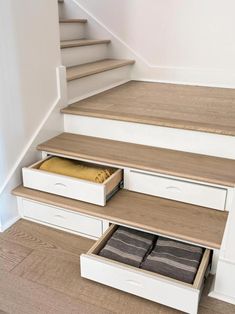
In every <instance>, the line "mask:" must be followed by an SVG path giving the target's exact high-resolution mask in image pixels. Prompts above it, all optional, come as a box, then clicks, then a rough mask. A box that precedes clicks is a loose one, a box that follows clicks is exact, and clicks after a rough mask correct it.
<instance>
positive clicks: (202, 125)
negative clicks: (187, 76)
mask: <svg viewBox="0 0 235 314" xmlns="http://www.w3.org/2000/svg"><path fill="white" fill-rule="evenodd" d="M62 112H64V113H69V114H77V115H82V116H90V117H98V118H105V119H113V120H121V121H130V122H137V123H145V124H152V125H160V126H166V127H173V128H180V129H188V130H196V131H204V132H210V133H218V134H224V135H233V136H234V135H235V89H225V88H210V87H196V86H185V85H174V84H161V83H148V82H136V81H131V82H129V83H126V84H124V85H122V86H119V87H116V88H114V89H111V90H108V91H106V92H103V93H101V94H98V95H95V96H93V97H90V98H87V99H85V100H82V101H80V102H77V103H74V104H72V105H70V106H69V107H67V108H65V109H63V110H62Z"/></svg>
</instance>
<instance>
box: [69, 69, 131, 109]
mask: <svg viewBox="0 0 235 314" xmlns="http://www.w3.org/2000/svg"><path fill="white" fill-rule="evenodd" d="M130 71H131V66H129V65H128V66H124V67H121V68H118V69H114V70H109V71H105V72H102V73H99V74H94V75H89V76H86V77H83V78H80V79H77V80H73V81H69V82H68V102H69V104H71V103H73V102H75V101H78V100H81V99H84V98H86V97H89V96H92V95H95V94H97V93H100V92H102V91H105V90H107V89H109V88H113V87H115V86H118V85H121V84H124V83H126V82H128V81H129V80H130Z"/></svg>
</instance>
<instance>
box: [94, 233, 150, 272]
mask: <svg viewBox="0 0 235 314" xmlns="http://www.w3.org/2000/svg"><path fill="white" fill-rule="evenodd" d="M155 238H156V237H155V236H154V235H152V234H149V233H146V232H142V231H138V230H133V229H129V228H125V227H118V229H117V230H116V231H115V232H114V233H113V235H112V237H111V238H110V239H109V240H108V242H107V243H106V245H105V246H104V248H103V249H102V250H101V251H100V252H99V255H100V256H103V257H106V258H109V259H112V260H115V261H118V262H121V263H125V264H128V265H132V266H135V267H140V264H141V262H142V261H143V259H144V257H145V255H146V254H147V253H148V252H149V250H150V249H151V248H152V245H153V241H154V239H155Z"/></svg>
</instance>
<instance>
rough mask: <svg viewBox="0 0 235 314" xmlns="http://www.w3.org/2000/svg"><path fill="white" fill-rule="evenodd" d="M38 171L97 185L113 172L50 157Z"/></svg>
mask: <svg viewBox="0 0 235 314" xmlns="http://www.w3.org/2000/svg"><path fill="white" fill-rule="evenodd" d="M39 169H40V170H45V171H49V172H54V173H58V174H62V175H65V176H70V177H75V178H79V179H84V180H88V181H92V182H97V183H103V182H104V181H105V180H107V179H108V178H109V177H110V176H111V175H112V174H113V173H114V172H115V169H112V168H104V167H102V166H96V165H92V164H88V163H85V162H80V161H76V160H70V159H65V158H60V157H52V158H50V159H48V160H46V161H44V162H43V163H42V164H41V166H40V167H39Z"/></svg>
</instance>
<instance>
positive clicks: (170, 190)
mask: <svg viewBox="0 0 235 314" xmlns="http://www.w3.org/2000/svg"><path fill="white" fill-rule="evenodd" d="M124 180H125V188H127V189H128V190H131V191H135V192H139V193H145V194H150V195H154V196H159V197H164V198H168V199H173V200H176V201H181V202H185V203H190V204H195V205H199V206H204V207H209V208H214V209H218V210H225V204H226V196H227V189H226V188H220V187H215V186H210V185H203V184H200V183H196V182H189V181H184V180H181V179H177V178H175V179H174V178H167V177H164V176H161V175H155V174H149V173H143V172H139V171H137V170H130V171H128V172H126V173H125V178H124Z"/></svg>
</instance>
